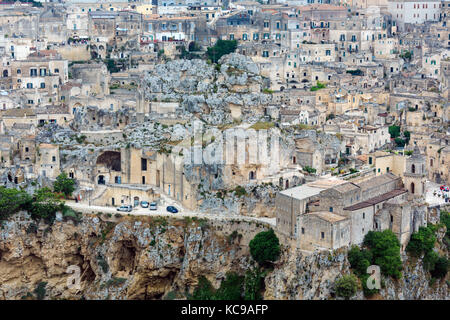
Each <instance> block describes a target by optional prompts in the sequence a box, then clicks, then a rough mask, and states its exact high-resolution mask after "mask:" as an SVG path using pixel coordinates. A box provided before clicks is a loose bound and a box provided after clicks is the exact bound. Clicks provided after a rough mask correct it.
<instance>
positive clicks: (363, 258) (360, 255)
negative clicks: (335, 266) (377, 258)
mask: <svg viewBox="0 0 450 320" xmlns="http://www.w3.org/2000/svg"><path fill="white" fill-rule="evenodd" d="M348 261H349V262H350V266H351V268H352V269H354V270H355V272H356V273H357V274H358V275H359V276H362V275H365V274H367V268H368V267H369V266H370V265H371V261H372V253H371V252H370V251H369V250H367V249H362V250H360V249H359V247H358V246H356V245H353V246H352V248H351V249H350V250H349V252H348Z"/></svg>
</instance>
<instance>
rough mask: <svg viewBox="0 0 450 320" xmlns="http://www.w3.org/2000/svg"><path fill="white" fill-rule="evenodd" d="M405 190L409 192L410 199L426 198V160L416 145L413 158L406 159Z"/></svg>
mask: <svg viewBox="0 0 450 320" xmlns="http://www.w3.org/2000/svg"><path fill="white" fill-rule="evenodd" d="M403 177H404V178H403V183H404V185H405V189H407V190H408V192H409V196H408V197H409V199H411V200H412V199H418V198H421V197H424V196H425V181H426V159H425V156H424V155H423V154H421V153H420V150H419V147H418V146H417V145H416V146H415V147H414V151H413V153H412V155H411V156H409V157H408V158H406V161H405V172H404V175H403Z"/></svg>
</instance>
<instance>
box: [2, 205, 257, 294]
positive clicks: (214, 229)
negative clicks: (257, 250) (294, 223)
mask: <svg viewBox="0 0 450 320" xmlns="http://www.w3.org/2000/svg"><path fill="white" fill-rule="evenodd" d="M109 220H111V221H103V220H102V219H101V218H100V219H99V218H98V217H95V216H85V217H83V219H82V221H80V222H79V223H77V224H76V223H74V222H73V221H70V220H69V221H65V220H63V221H56V222H55V223H54V225H52V226H51V227H50V226H48V225H45V224H39V225H36V224H35V223H34V222H33V221H31V220H30V219H29V217H28V215H27V214H25V213H22V214H20V215H17V216H15V217H14V219H13V220H10V221H6V222H4V223H3V228H2V229H1V232H0V297H2V298H3V299H21V298H22V297H26V296H27V294H28V295H29V294H31V295H34V293H33V292H34V290H35V289H36V287H37V286H38V284H39V283H41V282H47V284H46V286H45V288H46V290H45V291H46V294H45V298H48V299H50V298H51V299H55V298H56V299H59V298H64V299H80V298H82V297H84V298H86V299H160V298H162V297H163V296H164V295H166V294H167V293H168V292H171V291H174V292H179V293H181V294H184V293H185V292H189V291H192V289H193V287H194V286H195V285H196V284H197V281H198V277H199V276H200V275H204V276H206V277H207V278H208V279H209V280H210V281H211V282H212V283H213V284H214V285H216V286H218V285H219V284H220V281H221V280H222V278H223V277H224V276H225V273H226V272H227V271H235V272H239V273H244V272H245V270H247V269H248V268H249V267H250V265H251V263H252V262H251V259H250V257H249V252H248V247H247V245H248V243H249V241H250V239H252V238H253V237H254V235H255V234H256V233H257V232H260V231H262V230H264V226H263V225H259V224H256V223H246V222H234V223H233V222H230V221H228V222H227V223H226V224H225V223H224V222H220V221H215V222H206V221H199V220H197V221H192V220H178V221H175V220H172V221H166V220H165V219H163V218H159V219H158V218H153V219H151V218H148V217H139V218H136V217H134V218H132V217H122V218H109ZM234 230H236V231H237V232H238V233H239V234H241V235H242V236H241V237H238V238H236V239H235V238H233V239H232V240H230V238H229V237H228V236H229V235H230V234H231V233H232V232H233V231H234ZM71 265H76V266H78V267H80V275H81V282H80V289H79V290H77V289H76V288H74V289H68V285H67V280H68V279H69V277H70V276H71V275H70V274H68V273H66V270H67V268H68V267H69V266H71ZM217 275H222V276H220V277H218V276H217Z"/></svg>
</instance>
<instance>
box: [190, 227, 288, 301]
mask: <svg viewBox="0 0 450 320" xmlns="http://www.w3.org/2000/svg"><path fill="white" fill-rule="evenodd" d="M249 246H250V254H251V256H252V258H253V259H254V260H255V261H256V262H258V265H256V266H254V267H253V268H250V269H248V270H247V271H246V272H245V275H239V274H237V273H233V272H229V273H227V274H226V278H225V279H224V280H223V281H222V282H221V284H220V287H219V288H218V289H217V290H216V289H214V287H213V285H212V284H211V282H210V281H209V280H208V279H207V278H206V277H204V276H201V277H200V278H199V282H198V285H197V287H196V288H195V290H194V292H193V295H192V299H196V300H260V299H262V295H261V292H262V291H263V289H264V278H265V277H266V275H267V273H268V272H270V271H271V269H270V268H265V267H264V266H265V265H266V264H267V262H273V261H275V260H277V259H278V257H279V256H280V243H279V240H278V237H277V236H276V235H275V232H274V231H273V230H272V229H270V230H268V231H262V232H260V233H258V234H256V235H255V237H254V238H253V239H252V240H251V241H250V243H249Z"/></svg>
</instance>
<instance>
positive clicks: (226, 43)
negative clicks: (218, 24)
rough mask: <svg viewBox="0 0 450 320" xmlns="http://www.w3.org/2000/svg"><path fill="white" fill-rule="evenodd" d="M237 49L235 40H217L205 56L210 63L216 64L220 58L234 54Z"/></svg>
mask: <svg viewBox="0 0 450 320" xmlns="http://www.w3.org/2000/svg"><path fill="white" fill-rule="evenodd" d="M236 48H237V41H236V40H217V42H216V44H215V45H214V47H210V48H208V49H207V51H206V56H207V57H208V59H210V60H211V61H212V62H214V63H217V62H218V61H219V60H220V58H222V56H224V55H226V54H229V53H231V52H234V51H235V50H236Z"/></svg>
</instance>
